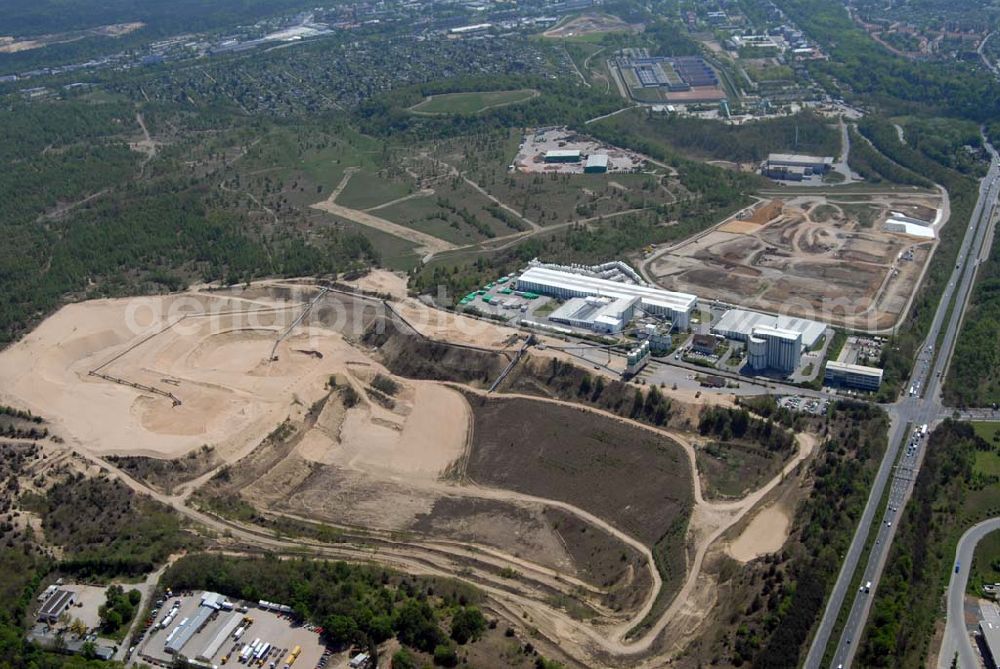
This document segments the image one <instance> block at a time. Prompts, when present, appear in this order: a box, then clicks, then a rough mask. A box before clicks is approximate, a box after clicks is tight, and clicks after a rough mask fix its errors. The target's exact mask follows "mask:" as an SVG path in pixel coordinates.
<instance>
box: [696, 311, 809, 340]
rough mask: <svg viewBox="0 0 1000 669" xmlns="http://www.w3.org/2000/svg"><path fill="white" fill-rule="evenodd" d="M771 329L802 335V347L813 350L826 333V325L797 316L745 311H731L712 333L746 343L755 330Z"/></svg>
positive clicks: (727, 312)
mask: <svg viewBox="0 0 1000 669" xmlns="http://www.w3.org/2000/svg"><path fill="white" fill-rule="evenodd" d="M758 326H761V327H770V328H777V329H779V330H792V331H795V332H799V333H800V334H801V335H802V345H803V346H805V347H806V348H812V347H813V346H815V345H816V343H817V342H818V341H819V339H820V337H822V336H823V334H824V333H825V332H826V325H824V324H823V323H819V322H817V321H811V320H809V319H807V318H798V317H797V316H772V315H770V314H762V313H760V312H759V311H746V310H744V309H729V310H728V311H726V313H724V314H722V318H720V319H719V321H718V322H717V323H716V324H715V325H713V326H712V332H713V333H715V334H717V335H722V336H723V337H725V338H726V339H733V340H736V341H742V342H745V341H747V340H748V339H750V336H751V334H752V333H753V330H754V328H756V327H758Z"/></svg>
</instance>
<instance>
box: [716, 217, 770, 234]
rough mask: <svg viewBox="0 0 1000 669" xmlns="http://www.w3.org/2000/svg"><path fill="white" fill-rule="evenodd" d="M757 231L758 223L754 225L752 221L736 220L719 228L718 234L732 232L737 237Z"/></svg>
mask: <svg viewBox="0 0 1000 669" xmlns="http://www.w3.org/2000/svg"><path fill="white" fill-rule="evenodd" d="M759 229H760V223H754V222H753V221H741V220H740V219H738V218H735V219H733V220H731V221H729V222H728V223H723V224H722V225H720V226H719V232H732V233H734V234H737V235H745V234H747V233H750V232H756V231H757V230H759Z"/></svg>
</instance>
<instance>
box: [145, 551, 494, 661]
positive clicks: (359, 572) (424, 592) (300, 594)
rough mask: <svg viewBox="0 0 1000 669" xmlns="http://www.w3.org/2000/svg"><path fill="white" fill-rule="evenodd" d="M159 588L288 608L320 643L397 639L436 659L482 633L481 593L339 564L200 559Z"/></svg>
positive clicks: (173, 571) (174, 571)
mask: <svg viewBox="0 0 1000 669" xmlns="http://www.w3.org/2000/svg"><path fill="white" fill-rule="evenodd" d="M162 585H164V586H169V587H171V588H174V589H179V590H184V589H206V590H213V591H217V592H220V593H222V594H225V595H229V596H230V597H238V598H241V599H246V600H250V601H256V600H259V599H267V600H269V601H278V602H282V603H285V604H288V605H289V606H291V607H292V609H293V610H294V611H295V615H296V616H297V617H299V618H300V619H301V620H308V621H311V622H313V623H315V624H317V625H319V626H321V627H323V633H324V635H325V637H326V639H327V640H328V641H329V642H330V643H332V644H335V645H337V646H346V645H351V644H356V645H359V646H361V647H369V648H372V647H374V646H375V645H377V644H380V643H382V642H383V641H385V640H387V639H389V638H392V637H396V638H397V639H399V641H400V643H402V644H404V645H406V646H408V647H410V648H413V649H415V650H418V651H421V652H424V653H428V654H435V655H438V654H444V653H445V652H447V650H448V649H452V648H453V646H454V645H455V644H456V643H457V644H464V643H467V642H469V641H472V640H474V639H476V638H478V636H479V635H480V634H482V632H483V631H484V630H485V628H486V620H485V618H484V617H483V616H482V614H481V613H480V612H479V610H478V608H476V606H475V605H476V604H477V603H479V602H480V601H481V600H482V594H481V593H479V592H478V591H477V590H475V589H473V588H472V587H470V586H467V585H464V584H462V583H459V582H458V581H451V580H446V579H433V578H412V577H408V576H404V575H401V574H398V573H396V572H393V571H390V570H388V569H383V568H378V567H369V566H363V565H349V564H347V563H344V562H324V561H317V560H304V559H303V560H281V559H278V558H277V557H273V556H268V557H264V558H232V557H224V556H221V555H206V554H200V555H193V556H190V557H187V558H184V559H182V560H179V561H178V562H176V563H175V564H173V565H172V566H171V567H170V568H169V569H168V570H167V571H166V573H165V574H164V575H163V581H162ZM442 649H444V650H442Z"/></svg>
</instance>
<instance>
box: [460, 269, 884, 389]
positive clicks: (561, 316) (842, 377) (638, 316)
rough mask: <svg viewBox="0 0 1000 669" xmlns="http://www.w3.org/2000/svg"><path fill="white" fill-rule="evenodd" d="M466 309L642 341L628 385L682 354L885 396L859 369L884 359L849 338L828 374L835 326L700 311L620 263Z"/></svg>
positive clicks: (525, 277)
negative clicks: (654, 364) (653, 363)
mask: <svg viewBox="0 0 1000 669" xmlns="http://www.w3.org/2000/svg"><path fill="white" fill-rule="evenodd" d="M459 306H460V307H462V308H465V309H472V310H475V311H479V312H480V313H484V314H488V315H489V316H490V317H491V318H502V319H504V320H507V321H509V322H510V323H511V324H514V325H518V326H520V327H525V328H529V329H532V330H539V331H542V332H547V333H550V334H555V335H557V336H577V337H588V336H591V335H597V336H599V337H601V338H603V341H605V342H608V344H609V345H612V346H614V345H621V343H622V341H623V340H622V339H621V337H625V340H624V341H626V342H628V341H629V340H633V341H632V343H630V344H628V345H629V346H631V347H633V348H631V351H630V352H629V354H628V356H627V360H626V361H625V363H626V364H625V369H624V375H625V376H626V377H628V376H634V375H635V374H636V373H638V371H639V370H641V369H642V368H643V367H644V366H645V365H646V364H647V362H648V361H649V360H650V359H651V358H652V357H659V356H664V355H667V354H669V353H671V352H672V351H673V349H675V348H676V349H678V350H677V351H676V353H675V355H674V358H675V359H677V360H680V359H681V357H682V356H683V358H684V360H685V361H686V362H695V363H697V364H700V365H702V366H708V367H718V368H719V369H724V368H726V367H728V368H729V369H730V370H731V371H736V370H742V372H741V373H744V374H748V375H751V376H756V375H761V374H762V375H771V376H779V377H790V378H792V379H794V380H795V381H796V382H808V381H813V380H815V379H816V378H817V375H818V379H819V380H820V381H822V382H823V383H825V384H827V385H830V386H839V387H843V388H849V389H853V390H860V391H863V392H873V391H877V390H878V389H879V387H880V386H881V383H882V370H881V369H879V368H877V367H867V366H865V365H862V364H858V363H859V362H861V361H862V360H873V359H877V357H878V351H876V350H875V349H869V348H866V347H865V345H864V344H863V342H861V340H860V339H859V338H857V337H855V338H854V339H855V340H857V341H853V343H852V341H851V339H850V338H849V340H848V345H847V347H846V348H843V349H842V350H841V353H840V358H839V359H837V360H831V361H830V362H829V363H827V365H826V367H825V370H824V366H823V361H824V357H825V355H826V349H827V346H829V342H830V341H832V339H833V333H832V331H831V330H830V328H829V326H827V324H825V323H822V322H819V321H814V320H810V319H807V318H801V317H798V316H787V315H773V314H767V313H762V312H757V311H749V310H746V309H739V308H730V307H729V306H728V305H725V304H722V303H718V302H710V303H706V304H704V305H701V308H699V302H698V298H697V296H695V295H692V294H690V293H682V292H676V291H670V290H665V289H662V288H659V287H656V286H651V285H649V284H648V283H647V282H646V281H645V280H644V279H643V278H642V277H641V276H640V275H639V274H638V273H637V272H636V271H635V270H634V269H633V268H632V267H630V266H629V265H627V264H626V263H624V262H621V261H613V262H605V263H602V264H598V265H560V264H554V263H543V262H541V261H539V260H537V259H535V260H532V261H531V262H530V263H529V264H528V267H527V268H526V269H524V270H523V271H521V272H520V273H518V272H513V273H511V274H508V275H505V276H502V277H500V278H498V279H497V280H496V281H494V282H491V283H489V284H487V285H485V286H483V288H482V289H481V290H476V291H473V292H471V293H469V294H468V295H466V296H465V297H464V298H463V299H462V300H460V302H459ZM696 312H697V313H696ZM687 333H690V335H691V336H690V338H687V336H686V335H687ZM685 340H686V341H685ZM726 340H728V341H729V342H730V343H728V344H727V343H726ZM611 342H615V343H611ZM838 350H840V349H838ZM859 356H860V357H859Z"/></svg>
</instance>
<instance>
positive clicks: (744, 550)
mask: <svg viewBox="0 0 1000 669" xmlns="http://www.w3.org/2000/svg"><path fill="white" fill-rule="evenodd" d="M791 527H792V518H791V514H789V513H788V511H787V510H786V509H785V508H784V507H782V506H781V505H779V504H772V505H771V506H769V507H767V508H766V509H763V510H762V511H760V512H759V513H758V514H757V515H756V516H754V518H753V520H751V521H750V523H749V524H748V525H747V526H746V529H744V530H743V533H742V534H740V536H739V537H737V538H736V540H735V541H733V542H732V543H731V544H729V547H728V550H727V552H728V553H729V555H730V556H732V557H733V558H734V559H736V560H739V561H740V562H750V561H751V560H755V559H757V558H759V557H760V556H761V555H767V554H769V553H774V552H777V551H778V550H780V549H781V547H782V546H783V545H784V543H785V540H786V539H787V538H788V532H789V531H790V530H791Z"/></svg>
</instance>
